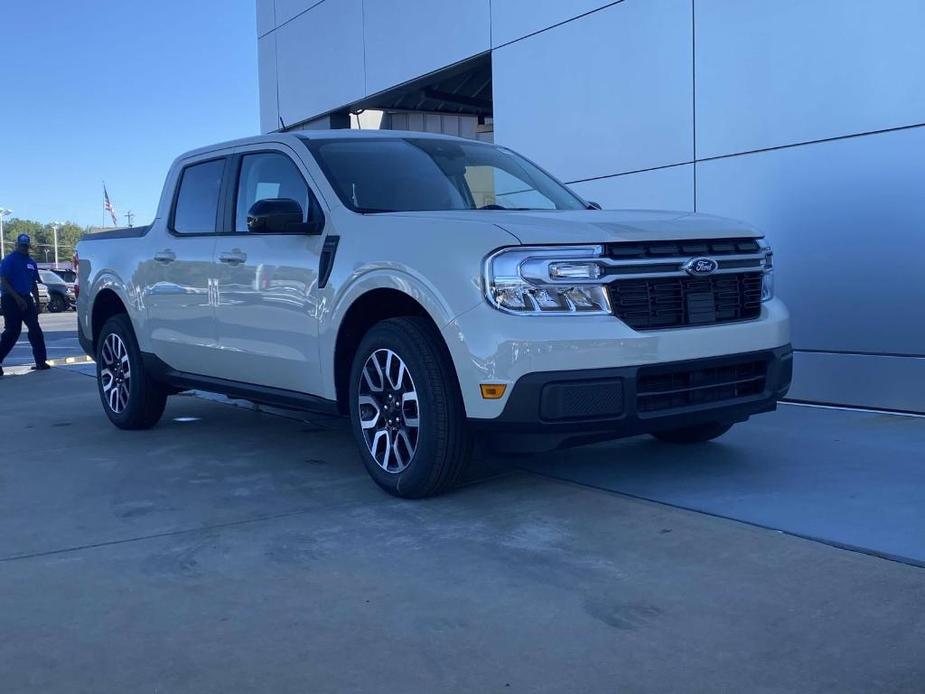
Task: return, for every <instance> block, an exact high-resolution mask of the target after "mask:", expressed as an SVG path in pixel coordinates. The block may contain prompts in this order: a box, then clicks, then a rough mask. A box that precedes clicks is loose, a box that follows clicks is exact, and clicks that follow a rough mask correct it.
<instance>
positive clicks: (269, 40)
mask: <svg viewBox="0 0 925 694" xmlns="http://www.w3.org/2000/svg"><path fill="white" fill-rule="evenodd" d="M257 74H258V78H259V79H258V81H259V91H260V132H262V133H268V132H271V131H273V130H276V129H277V128H279V112H278V111H277V110H276V34H275V33H272V32H271V33H269V34H267V35H266V36H261V37H260V38H259V39H257Z"/></svg>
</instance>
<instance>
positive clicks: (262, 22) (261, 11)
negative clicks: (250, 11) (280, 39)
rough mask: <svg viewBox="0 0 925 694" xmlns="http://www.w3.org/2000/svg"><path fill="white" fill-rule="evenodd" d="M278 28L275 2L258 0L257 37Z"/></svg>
mask: <svg viewBox="0 0 925 694" xmlns="http://www.w3.org/2000/svg"><path fill="white" fill-rule="evenodd" d="M275 28H276V9H275V7H274V5H273V0H257V36H263V35H264V34H267V33H269V32H271V31H273V30H274V29H275Z"/></svg>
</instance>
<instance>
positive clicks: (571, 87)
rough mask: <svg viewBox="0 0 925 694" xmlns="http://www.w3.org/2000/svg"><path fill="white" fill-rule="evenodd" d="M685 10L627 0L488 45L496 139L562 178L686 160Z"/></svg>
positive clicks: (683, 2)
mask: <svg viewBox="0 0 925 694" xmlns="http://www.w3.org/2000/svg"><path fill="white" fill-rule="evenodd" d="M691 18H692V17H691V4H690V0H645V2H639V1H638V0H627V1H626V2H622V3H619V4H617V5H613V6H611V7H608V8H606V9H603V10H601V11H600V12H595V13H594V14H592V15H589V16H587V17H583V18H581V19H576V20H575V21H573V22H568V23H567V24H563V25H561V26H558V27H556V28H554V29H550V30H549V31H544V32H543V33H541V34H537V35H535V36H530V37H528V38H526V39H523V40H522V41H517V42H516V43H512V44H510V45H507V46H504V47H502V48H499V49H497V50H495V51H494V53H493V57H492V62H493V71H494V82H493V90H494V115H495V142H498V143H500V144H504V145H509V146H511V147H513V148H515V149H519V150H521V151H523V152H524V153H525V154H526V155H527V156H529V157H531V158H534V159H536V160H538V161H539V162H542V163H543V164H544V165H545V166H547V167H548V168H549V169H550V170H551V171H552V172H553V173H554V174H556V175H557V176H558V177H560V178H562V179H564V180H577V179H583V178H593V177H596V176H607V175H612V174H616V173H624V172H631V171H638V170H641V169H648V168H653V167H657V166H663V165H667V164H680V163H685V162H690V161H691V160H692V158H693V92H692V89H693V85H692V81H693V80H692V78H693V68H692V64H691V62H692V46H691V42H692V30H691Z"/></svg>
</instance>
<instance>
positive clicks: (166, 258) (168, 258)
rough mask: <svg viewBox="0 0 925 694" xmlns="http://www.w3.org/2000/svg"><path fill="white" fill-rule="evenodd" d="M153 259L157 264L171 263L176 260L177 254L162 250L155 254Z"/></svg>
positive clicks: (166, 249)
mask: <svg viewBox="0 0 925 694" xmlns="http://www.w3.org/2000/svg"><path fill="white" fill-rule="evenodd" d="M154 259H155V260H156V261H157V262H159V263H172V262H173V261H174V260H176V259H177V254H176V253H174V252H173V251H172V250H170V249H169V248H165V249H164V250H162V251H158V252H157V253H155V254H154Z"/></svg>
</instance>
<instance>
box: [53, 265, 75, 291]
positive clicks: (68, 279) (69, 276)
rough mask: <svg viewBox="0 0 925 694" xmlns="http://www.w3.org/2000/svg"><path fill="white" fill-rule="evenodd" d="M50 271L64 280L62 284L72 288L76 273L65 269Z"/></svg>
mask: <svg viewBox="0 0 925 694" xmlns="http://www.w3.org/2000/svg"><path fill="white" fill-rule="evenodd" d="M51 271H52V272H53V273H55V274H56V275H57V276H58V277H60V278H61V279H63V280H64V283H65V284H67V285H69V286H73V285H74V282H76V281H77V272H75V271H74V270H68V269H66V268H54V267H53V268H51Z"/></svg>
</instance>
